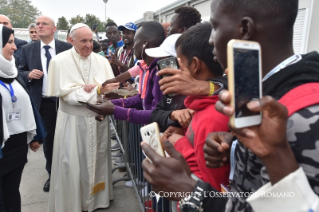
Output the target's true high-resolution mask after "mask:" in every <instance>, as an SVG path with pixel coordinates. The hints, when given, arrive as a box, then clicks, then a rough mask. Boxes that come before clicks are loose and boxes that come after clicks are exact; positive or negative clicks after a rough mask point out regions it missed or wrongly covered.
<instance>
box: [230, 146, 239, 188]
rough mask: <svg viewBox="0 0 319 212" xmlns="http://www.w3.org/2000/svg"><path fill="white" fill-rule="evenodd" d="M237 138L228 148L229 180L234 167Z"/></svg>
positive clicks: (232, 177) (231, 179) (231, 177)
mask: <svg viewBox="0 0 319 212" xmlns="http://www.w3.org/2000/svg"><path fill="white" fill-rule="evenodd" d="M237 143H238V140H235V141H233V144H232V145H231V150H230V166H231V167H230V173H229V182H231V181H233V179H234V174H235V167H236V158H235V150H236V146H237Z"/></svg>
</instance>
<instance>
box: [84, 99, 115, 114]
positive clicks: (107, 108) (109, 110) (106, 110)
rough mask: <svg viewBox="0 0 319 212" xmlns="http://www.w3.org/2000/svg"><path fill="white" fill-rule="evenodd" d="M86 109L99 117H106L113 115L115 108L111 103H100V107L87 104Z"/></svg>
mask: <svg viewBox="0 0 319 212" xmlns="http://www.w3.org/2000/svg"><path fill="white" fill-rule="evenodd" d="M86 108H88V109H89V110H92V111H93V112H95V113H97V114H99V115H104V116H108V115H113V114H114V108H115V106H114V104H113V103H112V102H111V101H105V102H102V104H100V105H94V104H91V103H89V102H88V103H87V105H86Z"/></svg>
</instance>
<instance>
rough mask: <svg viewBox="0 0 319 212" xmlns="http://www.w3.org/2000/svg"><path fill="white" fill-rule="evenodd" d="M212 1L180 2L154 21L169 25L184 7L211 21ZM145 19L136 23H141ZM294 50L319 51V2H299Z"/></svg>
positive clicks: (161, 12)
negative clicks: (188, 7) (193, 8)
mask: <svg viewBox="0 0 319 212" xmlns="http://www.w3.org/2000/svg"><path fill="white" fill-rule="evenodd" d="M210 3H211V0H178V1H175V2H173V3H171V4H170V5H167V6H165V7H163V8H161V9H159V10H157V11H155V12H154V20H155V21H158V22H160V23H169V22H170V21H171V19H172V17H173V15H174V11H175V10H176V9H177V8H179V7H182V6H192V7H195V8H196V9H197V10H198V11H199V12H200V13H201V15H202V20H204V21H209V16H210ZM142 21H143V18H141V19H139V20H137V21H136V23H140V22H142ZM293 45H294V50H295V52H296V53H301V54H305V53H307V52H310V51H319V0H299V12H298V17H297V20H296V23H295V26H294V40H293Z"/></svg>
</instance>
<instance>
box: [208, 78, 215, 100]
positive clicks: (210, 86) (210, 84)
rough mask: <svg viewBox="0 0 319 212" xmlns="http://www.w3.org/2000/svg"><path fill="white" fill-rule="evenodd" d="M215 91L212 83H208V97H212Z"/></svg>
mask: <svg viewBox="0 0 319 212" xmlns="http://www.w3.org/2000/svg"><path fill="white" fill-rule="evenodd" d="M214 91H215V85H214V83H213V82H211V81H209V94H208V96H212V95H213V93H214Z"/></svg>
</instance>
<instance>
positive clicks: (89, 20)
mask: <svg viewBox="0 0 319 212" xmlns="http://www.w3.org/2000/svg"><path fill="white" fill-rule="evenodd" d="M100 23H101V21H100V19H99V18H98V17H96V16H95V15H92V14H86V15H85V24H86V25H88V26H89V27H91V29H93V25H96V27H98V25H99V24H100Z"/></svg>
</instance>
